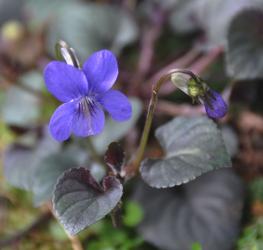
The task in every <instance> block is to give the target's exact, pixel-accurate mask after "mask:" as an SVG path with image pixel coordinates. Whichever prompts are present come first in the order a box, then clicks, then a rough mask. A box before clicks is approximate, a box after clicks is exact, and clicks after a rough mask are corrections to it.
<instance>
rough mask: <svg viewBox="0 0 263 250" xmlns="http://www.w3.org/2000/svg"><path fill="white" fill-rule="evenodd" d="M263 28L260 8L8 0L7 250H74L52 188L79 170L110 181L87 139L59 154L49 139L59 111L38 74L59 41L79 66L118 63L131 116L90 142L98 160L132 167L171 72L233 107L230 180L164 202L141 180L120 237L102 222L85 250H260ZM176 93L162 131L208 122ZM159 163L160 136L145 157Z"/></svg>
mask: <svg viewBox="0 0 263 250" xmlns="http://www.w3.org/2000/svg"><path fill="white" fill-rule="evenodd" d="M262 20H263V1H262V0H251V1H247V0H213V1H211V0H137V1H136V0H97V1H95V0H94V1H88V0H86V1H85V0H45V1H44V0H0V159H1V166H0V249H4V250H12V249H22V250H33V249H40V250H48V249H52V250H55V249H57V250H60V249H63V250H67V249H72V248H71V244H70V241H69V240H68V237H67V235H66V234H65V232H64V230H63V229H62V227H61V226H60V225H59V223H58V222H56V220H55V219H54V218H53V217H52V215H51V214H50V212H49V210H48V204H49V203H48V200H49V199H50V197H51V193H52V190H53V186H54V183H56V180H57V177H58V176H59V175H60V174H61V173H63V171H65V170H66V169H68V168H70V167H72V166H75V165H81V166H82V165H85V166H87V167H89V168H90V169H91V171H92V173H93V175H94V176H95V177H96V178H97V179H101V177H102V176H103V175H104V173H105V172H104V170H103V168H102V167H101V165H100V164H91V158H92V156H91V154H90V153H88V152H87V150H86V145H85V141H84V140H79V139H76V138H73V139H71V140H70V141H69V142H67V143H65V145H60V144H58V143H56V142H54V141H53V140H52V139H51V138H50V137H49V135H48V133H47V129H46V124H47V123H48V121H49V118H50V115H51V114H52V113H53V111H54V109H55V108H56V106H57V105H58V102H57V101H56V100H55V98H53V97H52V96H51V95H50V94H49V93H48V92H47V91H46V89H45V85H44V81H43V77H42V71H43V68H44V66H45V65H46V63H48V62H49V61H50V60H52V59H54V46H55V43H56V42H57V41H58V40H60V39H63V40H65V41H66V42H67V43H69V45H70V46H72V47H73V48H74V49H75V50H76V52H77V55H78V56H79V58H80V60H81V61H82V62H84V60H85V59H86V58H87V57H88V56H89V55H90V54H91V53H92V52H93V51H95V50H99V49H103V48H107V49H111V50H112V51H114V52H115V54H116V55H117V56H118V59H119V67H120V75H119V78H118V82H117V87H118V88H120V89H122V90H123V91H124V92H126V94H127V95H128V96H129V97H130V98H131V101H132V105H133V117H132V119H131V120H130V121H128V122H125V123H121V124H116V123H115V122H113V121H112V120H110V119H107V122H106V126H105V130H104V132H103V133H102V134H101V135H99V136H96V137H94V138H92V141H93V144H94V147H95V149H96V150H97V151H98V152H99V154H100V155H103V153H104V152H105V150H106V148H107V145H108V144H109V143H110V142H112V141H115V140H121V141H122V144H123V145H124V146H125V151H126V153H127V157H128V156H130V155H131V153H132V152H134V150H135V149H136V147H137V142H138V138H139V136H140V133H141V130H142V126H143V120H144V118H145V115H144V114H145V109H146V107H147V106H146V103H147V101H148V99H149V95H150V92H151V85H152V84H153V83H155V82H156V80H157V79H158V77H160V75H161V73H163V72H166V71H167V70H169V69H171V68H176V67H178V68H188V69H190V70H192V71H194V72H195V73H197V74H200V75H201V76H202V77H203V78H204V79H205V80H206V81H207V82H209V83H211V86H212V87H213V88H214V89H216V90H217V91H220V92H222V94H223V96H224V98H225V99H226V101H227V102H228V104H229V105H230V106H229V113H228V115H227V117H226V118H224V119H223V120H222V121H220V127H221V128H222V131H223V135H224V140H225V144H226V146H227V148H228V151H229V153H230V155H231V156H232V159H233V169H234V170H233V171H230V172H221V173H220V174H219V173H215V174H216V175H213V174H211V175H208V176H207V175H205V176H204V177H202V179H201V178H200V180H197V181H196V182H193V183H192V184H191V183H190V184H189V185H188V184H187V185H183V187H178V188H173V189H171V190H165V191H164V190H161V191H159V190H152V189H150V190H148V189H149V188H145V187H143V184H141V183H140V182H137V180H135V181H134V182H132V183H131V184H130V185H128V187H126V189H127V195H125V197H124V204H123V227H121V228H120V229H113V227H112V225H111V221H110V218H107V219H105V220H103V221H100V222H98V223H96V224H95V225H93V226H91V227H90V228H89V229H87V230H85V231H84V232H82V233H81V234H80V239H81V241H82V243H83V245H84V247H85V249H87V250H95V249H96V250H115V249H119V250H133V249H136V250H137V249H138V250H140V249H141V250H148V249H149V250H151V249H168V250H177V249H179V250H191V249H192V250H202V249H203V250H217V249H220V250H232V249H235V250H262V249H263V177H262V176H263V118H262V100H263V84H262V77H263V39H262V38H263V36H262V34H263V29H262ZM173 90H174V89H172V88H171V87H170V85H167V86H164V88H163V90H162V92H161V94H160V100H159V104H158V107H157V112H156V116H155V118H154V123H153V127H154V129H155V128H157V127H159V126H160V125H161V124H163V123H164V122H166V121H168V120H170V119H172V117H174V116H178V115H184V116H194V115H196V114H202V113H203V110H202V108H201V107H200V106H198V105H194V106H191V105H190V103H189V99H188V97H187V96H185V95H184V94H182V93H180V92H178V91H176V92H173ZM116 128H117V129H116ZM162 153H163V152H162V151H161V149H160V147H159V146H158V143H157V142H156V140H155V139H154V137H153V133H152V137H151V139H150V145H149V148H148V150H147V156H151V157H158V156H160V155H162ZM67 157H68V158H67ZM65 159H66V160H65ZM2 163H3V164H2ZM47 169H50V171H48V170H47ZM51 169H52V170H54V169H55V171H51ZM45 170H47V171H45ZM4 176H5V177H4ZM217 176H218V177H217ZM211 180H213V182H211ZM11 184H12V185H11ZM14 186H15V187H14ZM24 190H30V191H31V192H27V191H24ZM199 190H201V191H202V192H198V191H199ZM189 194H190V195H189ZM131 198H132V201H131ZM230 203H231V205H233V206H231V205H230ZM33 204H34V205H38V207H37V208H36V207H34V205H33ZM189 204H193V207H191V206H189ZM239 205H240V206H239ZM233 208H234V210H233ZM203 211H206V213H204V212H203ZM222 211H223V212H222ZM220 212H222V214H221V216H222V217H220ZM218 218H219V219H221V218H222V220H220V221H219V220H218ZM191 223H192V224H191ZM195 223H196V224H195ZM222 228H223V229H224V230H223V231H224V232H225V231H227V232H228V235H229V237H225V236H224V234H223V233H224V232H223V233H222V230H221V229H222ZM220 230H221V231H220ZM197 232H198V233H200V235H201V236H200V235H199V236H198V237H199V238H200V237H201V239H202V242H198V241H197V240H195V238H196V237H197ZM222 235H223V236H222ZM198 237H197V238H198ZM210 239H213V240H214V241H213V242H216V243H214V247H212V248H211V247H210V248H209V249H208V248H207V246H209V244H211V242H209V241H210ZM215 244H216V245H215ZM186 245H187V246H188V247H185V246H186ZM212 246H213V245H212Z"/></svg>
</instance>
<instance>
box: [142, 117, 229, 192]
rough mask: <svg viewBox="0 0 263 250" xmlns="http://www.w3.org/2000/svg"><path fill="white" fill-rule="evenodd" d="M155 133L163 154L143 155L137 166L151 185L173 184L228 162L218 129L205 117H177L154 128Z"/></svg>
mask: <svg viewBox="0 0 263 250" xmlns="http://www.w3.org/2000/svg"><path fill="white" fill-rule="evenodd" d="M156 137H157V139H158V140H159V142H160V144H161V146H162V147H163V149H164V150H165V152H166V156H165V157H164V158H163V159H146V160H144V161H143V162H142V164H141V169H140V171H141V175H142V178H143V179H144V180H145V181H146V183H148V184H149V185H150V186H152V187H156V188H165V187H173V186H175V185H180V184H182V183H187V182H189V181H191V180H193V179H195V178H196V177H198V176H200V175H202V174H203V173H206V172H208V171H211V170H215V169H218V168H223V167H230V166H231V160H230V157H229V155H228V154H227V151H226V148H225V145H224V142H223V139H222V135H221V132H220V130H219V129H218V128H217V126H216V124H215V123H214V122H213V121H212V120H210V119H208V118H207V117H194V118H189V117H188V118H186V117H178V118H176V119H174V120H172V121H171V122H168V123H167V124H165V125H163V126H162V127H160V128H158V129H157V131H156Z"/></svg>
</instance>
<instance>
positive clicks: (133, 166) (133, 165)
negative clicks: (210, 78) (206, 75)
mask: <svg viewBox="0 0 263 250" xmlns="http://www.w3.org/2000/svg"><path fill="white" fill-rule="evenodd" d="M174 73H183V74H187V75H189V76H191V77H192V78H193V79H194V80H196V81H198V78H197V77H196V75H195V74H194V73H193V72H191V71H190V70H186V69H175V70H171V71H169V72H168V73H167V74H165V75H163V76H162V77H161V78H160V79H159V81H158V82H157V83H156V85H155V86H154V87H153V89H152V95H151V99H150V102H149V106H148V111H147V116H146V122H145V125H144V129H143V133H142V137H141V140H140V144H139V148H138V150H137V153H136V154H135V157H134V158H133V159H132V160H131V162H130V163H129V164H128V166H127V169H126V175H127V177H128V178H129V177H131V176H133V175H135V174H136V173H137V172H138V170H139V167H140V164H141V161H142V159H143V156H144V152H145V148H146V145H147V142H148V139H149V133H150V129H151V126H152V120H153V115H154V111H155V107H156V105H157V101H158V92H159V90H160V88H161V87H162V85H163V84H164V83H165V82H166V81H168V80H169V79H170V78H171V75H172V74H174Z"/></svg>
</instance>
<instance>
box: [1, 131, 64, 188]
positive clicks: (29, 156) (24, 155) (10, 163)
mask: <svg viewBox="0 0 263 250" xmlns="http://www.w3.org/2000/svg"><path fill="white" fill-rule="evenodd" d="M32 136H33V135H32V134H30V135H25V136H23V138H20V143H16V144H13V145H11V146H10V147H9V148H8V149H7V150H6V152H5V154H4V175H5V177H6V179H7V181H8V182H9V183H10V184H12V185H14V186H16V187H19V188H22V189H26V190H31V191H32V185H33V181H34V173H35V171H36V169H37V168H38V166H39V164H40V163H41V161H42V160H43V159H44V158H45V157H47V156H48V155H50V154H54V153H56V152H58V151H59V149H60V144H59V143H57V142H56V141H54V140H53V139H52V138H51V137H50V136H49V134H48V131H47V129H45V131H44V134H43V137H42V138H40V140H38V141H36V142H35V141H34V139H32ZM33 137H34V136H33Z"/></svg>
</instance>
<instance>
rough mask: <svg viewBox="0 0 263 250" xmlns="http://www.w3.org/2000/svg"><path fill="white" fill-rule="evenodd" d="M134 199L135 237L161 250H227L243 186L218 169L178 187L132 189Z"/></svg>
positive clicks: (237, 226)
mask: <svg viewBox="0 0 263 250" xmlns="http://www.w3.org/2000/svg"><path fill="white" fill-rule="evenodd" d="M136 187H137V188H136V193H135V195H134V198H135V200H136V201H137V202H139V204H141V206H142V208H143V211H144V219H143V221H142V223H141V224H140V226H139V233H140V235H142V236H143V237H144V239H145V240H147V241H149V242H151V243H153V244H154V245H156V246H157V247H158V248H159V249H162V250H182V249H187V250H188V249H191V246H192V244H193V243H195V242H199V243H200V245H201V246H202V247H203V250H230V249H232V248H233V246H234V244H235V242H236V239H237V237H238V234H239V230H240V221H241V217H242V208H243V204H244V198H245V192H244V183H243V182H242V181H241V179H240V178H239V177H238V176H237V175H236V174H235V173H234V172H233V170H232V169H220V170H217V171H214V172H210V173H207V174H204V175H202V176H201V177H200V178H198V179H196V180H194V181H192V182H189V183H187V184H185V185H182V186H180V187H174V188H170V189H165V190H159V189H153V188H150V187H149V186H147V185H145V184H144V183H141V184H140V185H136Z"/></svg>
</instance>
